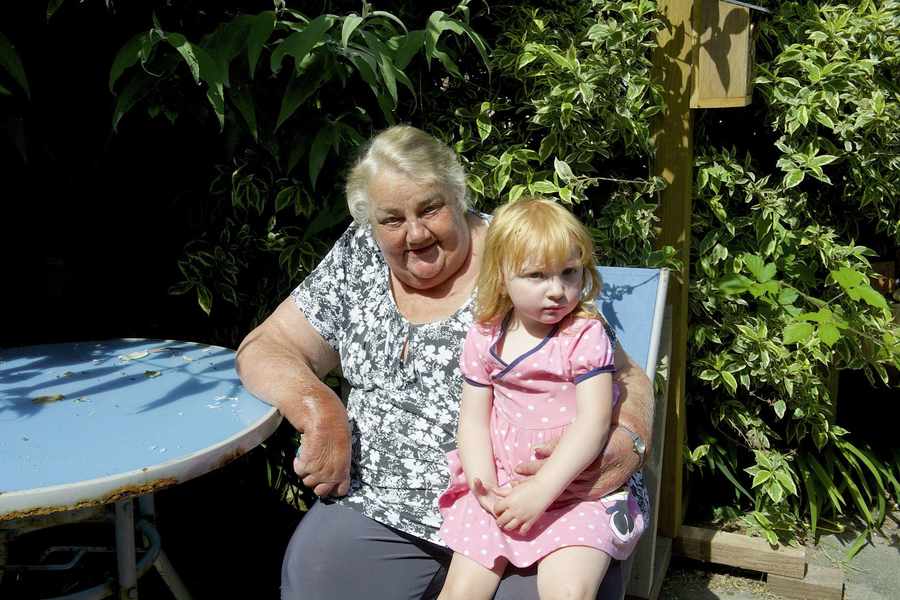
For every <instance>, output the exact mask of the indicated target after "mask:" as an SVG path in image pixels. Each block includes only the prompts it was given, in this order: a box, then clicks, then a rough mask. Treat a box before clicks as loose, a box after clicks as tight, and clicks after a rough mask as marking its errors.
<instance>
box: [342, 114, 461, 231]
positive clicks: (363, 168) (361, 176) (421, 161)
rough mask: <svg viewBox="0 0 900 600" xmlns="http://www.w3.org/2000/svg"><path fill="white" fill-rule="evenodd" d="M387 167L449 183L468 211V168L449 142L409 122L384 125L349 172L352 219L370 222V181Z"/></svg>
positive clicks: (415, 178)
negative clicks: (463, 165) (389, 125)
mask: <svg viewBox="0 0 900 600" xmlns="http://www.w3.org/2000/svg"><path fill="white" fill-rule="evenodd" d="M384 169H391V170H394V171H397V172H398V173H400V174H402V175H403V176H404V177H408V178H409V179H410V180H412V181H415V182H416V183H419V184H439V185H442V186H444V187H446V188H447V189H448V190H449V191H450V192H451V193H452V194H453V198H452V200H454V201H455V202H456V208H457V209H458V210H459V211H461V212H465V211H466V210H467V209H468V207H469V193H468V188H467V187H466V172H465V170H464V169H463V167H462V165H461V164H460V162H459V159H458V158H457V156H456V153H455V152H453V150H452V149H451V148H450V147H449V146H447V144H445V143H443V142H442V141H440V140H438V139H437V138H435V137H433V136H431V135H429V134H427V133H425V132H424V131H422V130H421V129H417V128H415V127H412V126H410V125H395V126H393V127H390V128H388V129H385V130H384V131H382V132H381V133H379V134H378V135H376V136H375V137H374V138H372V139H371V140H370V141H369V143H368V144H367V145H366V146H364V147H363V148H362V151H361V153H360V156H359V158H358V159H357V161H356V164H354V165H353V168H352V169H350V174H349V175H348V176H347V185H346V187H345V191H346V194H347V208H348V209H349V210H350V215H351V216H352V217H353V220H354V221H355V222H356V223H357V224H358V225H362V224H365V223H368V222H369V183H370V181H371V180H372V178H373V177H377V176H379V175H380V174H381V172H382V171H383V170H384Z"/></svg>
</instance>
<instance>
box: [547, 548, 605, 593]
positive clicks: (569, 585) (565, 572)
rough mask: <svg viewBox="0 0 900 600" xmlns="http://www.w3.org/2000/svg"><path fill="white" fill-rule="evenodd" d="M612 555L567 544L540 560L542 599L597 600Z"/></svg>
mask: <svg viewBox="0 0 900 600" xmlns="http://www.w3.org/2000/svg"><path fill="white" fill-rule="evenodd" d="M609 561H610V558H609V555H608V554H606V553H605V552H603V551H601V550H597V549H596V548H588V547H587V546H568V547H566V548H560V549H559V550H556V551H555V552H551V553H550V554H548V555H547V556H545V557H544V558H542V559H541V562H540V563H538V574H537V586H538V594H539V595H540V598H541V600H594V599H595V598H596V597H597V590H598V589H599V588H600V582H602V581H603V576H604V575H606V569H608V568H609Z"/></svg>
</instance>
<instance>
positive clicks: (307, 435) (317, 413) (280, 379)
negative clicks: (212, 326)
mask: <svg viewBox="0 0 900 600" xmlns="http://www.w3.org/2000/svg"><path fill="white" fill-rule="evenodd" d="M338 363H339V357H338V355H337V353H336V352H334V350H332V348H331V347H330V346H329V345H328V343H327V342H325V340H324V339H322V336H320V335H319V333H318V332H317V331H316V330H315V329H314V328H313V327H312V325H310V324H309V322H308V321H307V320H306V317H305V316H304V315H303V312H302V311H300V310H299V309H298V308H297V307H296V306H295V305H294V302H293V300H292V299H291V298H288V299H286V300H285V301H284V302H282V303H281V304H280V305H279V306H278V308H277V309H275V311H274V312H273V313H272V314H271V315H270V316H269V318H267V319H266V320H265V321H264V322H263V323H262V324H261V325H260V326H259V327H257V328H256V329H254V330H253V331H251V332H250V333H249V334H248V335H247V337H245V338H244V341H243V342H241V345H240V347H239V348H238V351H237V371H238V374H239V375H240V377H241V382H242V383H243V384H244V387H246V388H247V389H248V390H249V391H250V392H251V393H252V394H253V395H254V396H256V397H257V398H259V399H260V400H263V401H265V402H268V403H269V404H271V405H272V406H274V407H276V408H277V409H278V410H279V411H280V412H281V414H282V415H284V417H285V418H286V419H287V420H288V421H289V422H290V423H291V425H293V426H294V427H295V428H296V429H297V431H299V432H301V433H303V446H302V452H301V455H300V457H299V459H298V461H297V462H296V463H295V468H296V469H297V474H298V475H300V477H301V478H302V479H303V483H304V484H305V485H306V486H307V487H309V488H311V489H312V490H313V491H314V492H315V493H316V495H318V496H327V495H329V494H331V495H337V496H343V495H344V494H346V493H347V491H348V490H349V489H350V430H349V426H348V424H347V413H346V411H345V409H344V405H343V404H342V403H341V401H340V399H339V398H338V397H337V395H336V394H335V393H334V392H333V391H332V390H331V388H329V387H328V386H327V385H325V384H324V383H322V380H321V378H322V377H324V376H325V375H326V374H327V373H328V372H329V371H331V370H332V369H334V368H335V367H336V366H337V365H338Z"/></svg>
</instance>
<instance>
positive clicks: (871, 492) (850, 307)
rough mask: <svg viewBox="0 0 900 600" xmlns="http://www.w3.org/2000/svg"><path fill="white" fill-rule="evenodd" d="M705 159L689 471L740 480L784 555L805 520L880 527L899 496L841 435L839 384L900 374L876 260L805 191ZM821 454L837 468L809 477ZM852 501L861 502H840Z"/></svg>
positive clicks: (697, 228)
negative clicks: (848, 518) (856, 519)
mask: <svg viewBox="0 0 900 600" xmlns="http://www.w3.org/2000/svg"><path fill="white" fill-rule="evenodd" d="M707 153H708V154H707V156H705V157H703V158H701V159H699V160H698V163H697V169H698V170H697V182H696V188H695V193H696V201H695V206H694V222H693V230H694V250H693V251H694V253H695V259H694V260H692V265H693V272H692V281H691V286H690V297H691V308H692V316H691V321H692V326H691V332H690V358H689V365H690V367H691V373H692V375H693V380H692V383H691V385H690V388H691V390H690V402H691V405H692V407H693V410H692V414H693V415H694V416H695V418H697V419H699V420H700V422H699V423H695V424H693V425H692V427H696V428H697V430H698V431H699V432H700V434H699V435H697V436H696V439H695V440H694V441H693V442H692V443H694V444H696V446H695V448H694V450H693V451H688V453H687V463H688V465H689V466H690V467H693V468H695V469H697V468H699V469H700V471H701V474H702V471H703V469H704V468H708V469H709V470H710V472H712V473H716V475H717V476H721V477H724V478H726V479H727V480H729V481H730V482H731V484H732V485H734V487H735V489H736V490H738V491H739V492H742V494H741V496H743V498H744V500H742V499H741V496H735V498H734V503H735V504H734V505H735V506H741V505H744V506H746V505H747V503H746V500H747V499H749V497H750V496H752V504H751V506H752V510H753V511H754V512H753V514H752V517H753V519H752V521H747V520H744V521H743V522H744V524H745V525H748V526H749V525H752V527H753V528H754V529H756V530H759V531H760V532H761V533H762V534H763V535H765V536H766V538H767V539H769V540H770V541H772V542H773V543H774V542H775V541H776V540H778V539H783V538H782V537H780V536H787V538H790V537H791V535H792V534H794V533H796V531H797V530H798V527H799V526H800V525H801V518H804V519H808V520H807V521H806V522H807V523H808V524H809V527H810V530H811V532H812V533H813V534H815V532H816V527H817V522H818V521H819V520H820V519H828V520H830V521H834V520H836V519H837V517H838V516H840V515H844V514H855V515H858V516H861V517H862V518H863V520H864V522H865V524H866V526H867V527H869V528H870V529H871V528H874V527H877V526H879V525H880V523H881V521H882V520H883V518H884V510H883V504H884V501H885V497H886V495H887V494H888V493H890V492H894V490H893V489H891V488H889V487H888V486H887V484H886V483H885V482H886V478H885V477H884V476H883V472H884V469H885V468H884V466H883V464H882V463H881V462H880V461H879V460H878V459H877V458H875V457H874V455H872V454H871V453H869V452H868V451H866V450H863V449H860V448H858V447H857V446H855V445H852V444H851V443H850V442H849V441H847V440H846V439H845V436H846V432H845V431H844V430H842V429H841V428H839V427H837V426H835V425H834V397H833V386H832V383H831V378H832V374H833V372H834V371H835V370H836V369H848V368H861V369H865V370H866V372H867V373H868V374H869V375H870V376H871V378H872V379H873V380H874V379H876V378H877V379H878V380H880V381H883V382H884V383H887V381H888V371H887V368H888V367H891V366H893V367H895V368H896V367H897V366H898V365H900V335H898V331H897V328H896V326H895V325H894V324H893V323H892V321H891V315H890V312H889V310H888V307H887V303H886V301H885V299H884V298H883V297H882V296H881V295H880V294H878V293H877V292H876V291H875V290H873V289H872V288H871V287H870V285H869V278H868V276H869V274H870V272H871V268H870V267H869V264H868V261H867V258H866V257H867V256H868V255H871V251H870V250H868V249H867V248H865V247H862V246H859V245H855V244H853V243H851V242H847V241H843V240H842V239H841V238H840V235H839V234H838V232H837V231H836V229H835V228H834V227H830V226H828V225H826V224H824V223H822V222H818V221H817V220H816V219H815V218H814V211H813V209H812V208H811V207H810V203H809V201H808V197H807V195H806V194H805V193H803V191H802V190H801V189H799V188H798V187H796V186H790V185H789V182H785V181H784V180H783V179H782V178H777V179H776V180H775V183H773V182H772V178H771V177H770V176H765V177H760V176H758V175H757V173H756V172H755V170H754V169H753V166H752V163H751V161H750V158H749V157H747V158H746V159H745V160H744V161H743V163H741V162H739V161H738V159H737V157H736V156H735V155H734V154H733V153H732V152H730V151H719V152H712V151H710V150H709V149H707ZM702 432H707V433H702ZM710 432H714V433H710ZM725 456H727V457H728V460H725V459H724V458H723V457H725ZM815 456H820V457H828V458H827V462H828V465H829V466H828V467H827V469H825V470H821V469H820V470H818V471H817V470H814V469H813V467H812V466H810V465H811V464H815V461H816V459H815V458H813V457H815ZM860 456H865V457H866V460H865V461H863V460H861V459H860ZM741 471H743V472H744V473H746V474H747V475H748V476H749V477H750V478H751V479H750V480H749V486H748V484H747V483H742V482H744V481H747V480H746V479H745V478H744V476H743V475H741ZM820 471H821V473H832V474H833V475H829V476H828V477H827V478H826V477H824V476H818V473H819V472H820ZM746 487H749V488H750V490H749V491H750V494H746V493H744V492H746V491H747V490H746ZM845 492H846V495H848V496H849V497H850V498H851V499H852V500H853V502H852V504H847V503H845V502H838V501H837V500H835V498H836V497H837V496H840V494H842V493H845ZM829 498H831V499H832V501H830V502H828V499H829ZM870 506H875V507H876V509H874V510H870V509H869V507H870ZM785 520H786V521H785ZM775 521H779V522H781V525H784V527H781V525H779V527H781V529H779V528H776V527H775V525H773V523H774V522H775ZM782 521H784V522H782ZM787 521H789V522H790V523H791V525H790V526H789V527H788V526H786V525H785V522H787ZM767 524H768V525H767Z"/></svg>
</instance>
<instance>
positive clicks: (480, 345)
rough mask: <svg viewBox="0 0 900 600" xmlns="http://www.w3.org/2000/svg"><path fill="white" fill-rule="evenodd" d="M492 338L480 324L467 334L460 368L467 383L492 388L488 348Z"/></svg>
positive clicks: (472, 327)
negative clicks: (487, 354) (488, 364)
mask: <svg viewBox="0 0 900 600" xmlns="http://www.w3.org/2000/svg"><path fill="white" fill-rule="evenodd" d="M489 344H490V337H489V336H488V335H487V333H486V332H485V331H484V329H483V328H482V327H480V326H479V325H478V323H473V324H472V326H471V327H469V333H468V334H466V341H465V342H464V343H463V351H462V356H461V357H460V359H459V368H460V371H462V376H463V379H465V380H466V382H468V383H470V384H472V385H475V386H479V387H490V386H491V385H492V384H491V375H490V372H489V369H488V366H487V360H486V359H487V356H486V353H487V351H488V346H489Z"/></svg>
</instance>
